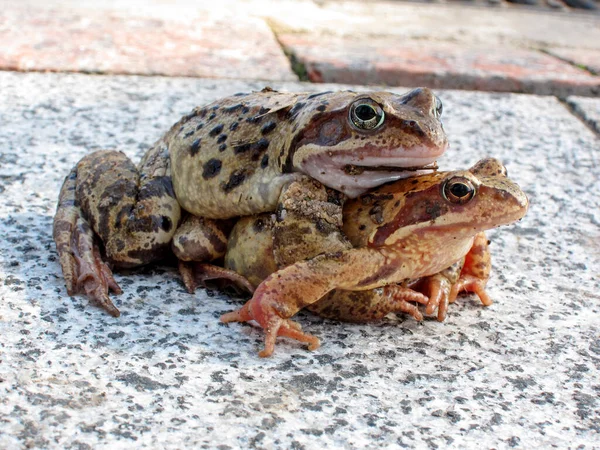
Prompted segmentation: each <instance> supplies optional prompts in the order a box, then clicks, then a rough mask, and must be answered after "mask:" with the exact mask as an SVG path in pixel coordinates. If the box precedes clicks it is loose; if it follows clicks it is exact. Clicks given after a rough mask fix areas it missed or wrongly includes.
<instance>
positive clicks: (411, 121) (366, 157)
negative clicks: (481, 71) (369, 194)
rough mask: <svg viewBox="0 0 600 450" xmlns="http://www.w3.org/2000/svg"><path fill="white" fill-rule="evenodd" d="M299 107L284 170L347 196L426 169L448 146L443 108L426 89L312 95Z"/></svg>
mask: <svg viewBox="0 0 600 450" xmlns="http://www.w3.org/2000/svg"><path fill="white" fill-rule="evenodd" d="M299 104H301V105H302V106H303V107H302V108H299V107H298V104H296V106H295V107H294V108H293V109H292V111H291V112H292V113H293V114H292V115H291V117H292V120H294V122H295V132H294V133H293V140H292V142H291V143H290V146H289V152H288V155H287V157H286V159H285V160H284V161H282V166H283V170H284V171H288V172H292V171H299V172H303V173H306V174H307V175H309V176H311V177H313V178H315V179H317V180H319V181H320V182H321V183H323V184H325V185H326V186H328V187H331V188H333V189H337V190H339V191H342V192H344V193H345V194H346V195H348V196H349V197H356V196H358V195H360V194H362V193H363V192H365V191H367V190H368V189H370V188H373V187H375V186H379V185H381V184H384V183H387V182H389V181H394V180H398V179H401V178H405V177H407V176H410V175H414V174H415V173H416V171H417V170H418V169H423V168H426V166H430V167H429V170H431V169H432V168H433V167H432V166H434V163H435V161H436V159H437V158H438V157H439V156H440V155H442V154H443V153H444V151H445V150H446V148H447V147H448V140H447V138H446V134H445V132H444V130H443V128H442V123H441V115H442V103H441V101H440V99H439V98H438V97H436V96H435V95H434V94H433V92H431V91H430V90H429V89H427V88H418V89H414V90H412V91H410V92H408V93H407V94H404V95H396V94H392V93H389V92H371V93H365V94H357V93H355V92H335V93H325V94H320V95H319V94H313V95H310V96H308V97H307V98H306V99H305V100H304V101H301V102H300V103H299ZM426 172H427V171H426Z"/></svg>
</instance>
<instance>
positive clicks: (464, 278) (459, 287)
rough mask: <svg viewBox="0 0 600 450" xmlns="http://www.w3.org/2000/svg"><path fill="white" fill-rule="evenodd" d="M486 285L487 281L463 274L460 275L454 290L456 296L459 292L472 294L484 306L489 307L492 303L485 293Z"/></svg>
mask: <svg viewBox="0 0 600 450" xmlns="http://www.w3.org/2000/svg"><path fill="white" fill-rule="evenodd" d="M486 284H487V279H485V280H482V279H481V278H478V277H476V276H474V275H468V274H464V275H461V277H460V279H459V280H458V282H457V283H456V285H455V288H454V290H455V291H456V294H458V293H460V292H474V293H475V294H477V296H478V297H479V300H481V303H482V304H483V305H484V306H490V305H491V304H492V303H493V301H492V299H491V298H490V296H489V295H488V294H487V292H486V291H485V286H486Z"/></svg>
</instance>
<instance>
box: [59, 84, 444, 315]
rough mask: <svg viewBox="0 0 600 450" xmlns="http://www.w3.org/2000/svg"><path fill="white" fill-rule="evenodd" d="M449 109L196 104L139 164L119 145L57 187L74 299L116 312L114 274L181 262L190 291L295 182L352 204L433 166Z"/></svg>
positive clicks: (393, 97) (364, 98) (304, 101)
mask: <svg viewBox="0 0 600 450" xmlns="http://www.w3.org/2000/svg"><path fill="white" fill-rule="evenodd" d="M442 110H443V107H442V103H441V101H440V100H439V98H438V97H437V96H436V95H435V94H433V92H432V91H430V90H429V89H427V88H417V89H413V90H411V91H409V92H408V93H406V94H403V95H398V94H393V93H389V92H383V91H374V92H366V93H357V92H353V91H324V92H317V93H289V92H278V91H276V90H273V89H271V88H265V89H263V90H262V91H259V92H252V93H239V94H235V95H233V96H229V97H225V98H222V99H220V100H217V101H215V102H213V103H210V104H208V105H205V106H202V107H196V108H194V109H193V110H192V111H191V112H190V113H189V114H187V115H185V116H184V117H182V118H181V119H180V120H179V121H177V122H176V123H175V124H174V125H173V126H172V127H171V128H170V129H169V130H168V131H167V132H166V133H165V134H164V135H163V136H162V137H161V138H160V139H158V140H157V141H156V142H155V143H154V144H153V145H152V146H151V147H150V148H149V150H148V151H147V152H146V154H145V155H144V156H143V157H142V159H141V161H140V162H139V164H138V165H137V166H136V165H135V164H134V163H133V162H132V161H131V160H130V159H129V158H128V157H127V156H126V155H125V154H123V153H122V152H119V151H116V150H99V151H96V152H93V153H90V154H88V155H86V156H84V157H83V158H82V159H81V160H80V161H79V162H78V163H77V164H76V165H75V167H73V168H72V170H71V171H70V173H69V174H68V175H67V177H66V178H65V181H64V183H63V186H62V188H61V190H60V194H59V200H58V206H57V211H56V215H55V217H54V222H53V238H54V241H55V243H56V248H57V253H58V256H59V262H60V265H61V268H62V272H63V276H64V278H65V283H66V287H67V293H68V294H69V295H75V294H76V293H84V294H85V295H87V297H88V298H89V299H90V301H91V302H93V303H96V304H98V305H99V306H101V307H103V308H104V309H105V310H106V311H107V312H108V313H109V314H111V315H113V316H115V317H118V316H119V315H120V311H119V309H118V308H117V307H116V306H115V305H114V303H113V302H112V300H111V298H110V297H109V292H110V291H112V292H113V293H115V294H119V293H121V288H120V287H119V285H118V283H117V282H116V281H115V278H114V275H113V270H118V269H126V268H132V267H138V266H142V265H145V264H149V263H151V262H155V261H160V260H164V259H166V258H167V259H168V258H169V257H172V255H174V256H175V257H176V258H177V261H178V263H179V269H180V272H181V275H182V278H183V282H184V285H185V286H186V288H187V289H188V291H189V292H194V290H195V288H196V287H197V286H198V285H202V283H203V282H204V281H205V280H206V279H210V278H211V277H212V278H215V277H218V278H225V279H227V278H229V279H230V280H232V281H234V282H238V283H240V284H242V285H243V284H244V280H243V279H241V278H240V277H239V276H238V275H237V274H236V273H235V272H232V271H228V270H226V269H224V268H222V267H219V266H218V265H215V264H211V262H213V261H218V260H219V259H220V258H222V257H223V255H224V252H225V250H226V247H227V236H228V233H229V231H230V229H231V221H235V219H236V218H238V217H240V216H245V215H252V214H260V213H265V212H269V211H273V210H274V209H275V208H276V205H277V204H278V203H279V198H280V196H281V195H282V192H284V191H285V190H286V188H287V187H288V186H289V185H290V184H291V183H293V182H294V181H297V180H299V179H303V178H310V179H316V180H319V181H320V182H321V183H323V184H324V185H326V186H328V187H330V188H332V189H334V190H337V191H339V192H342V193H343V194H344V195H347V196H348V197H351V198H354V197H357V196H359V195H360V194H362V193H363V192H365V191H366V190H368V189H371V188H373V187H375V186H378V185H381V184H383V183H385V182H388V181H391V180H396V179H401V178H403V177H406V176H408V175H410V174H412V173H421V172H428V171H431V170H433V169H435V163H436V161H437V158H438V157H439V156H441V155H442V154H443V153H444V152H445V150H446V149H447V147H448V139H447V137H446V134H445V132H444V129H443V126H442V122H441V115H442Z"/></svg>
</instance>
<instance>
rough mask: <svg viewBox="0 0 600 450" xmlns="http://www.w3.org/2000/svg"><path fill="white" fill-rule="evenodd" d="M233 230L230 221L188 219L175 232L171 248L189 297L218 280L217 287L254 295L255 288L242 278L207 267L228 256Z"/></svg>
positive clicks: (188, 217)
mask: <svg viewBox="0 0 600 450" xmlns="http://www.w3.org/2000/svg"><path fill="white" fill-rule="evenodd" d="M230 228H231V224H230V223H228V221H223V220H213V219H206V218H203V217H196V216H193V215H189V216H187V217H186V218H185V219H184V221H183V223H182V224H181V226H180V227H179V228H178V229H177V231H176V232H175V235H174V236H173V241H172V243H171V248H172V250H173V253H174V254H175V256H176V257H177V258H178V259H179V273H180V274H181V278H182V279H183V284H184V285H185V287H186V289H187V291H188V292H189V293H190V294H193V293H194V292H195V291H196V288H197V287H198V286H201V287H206V281H209V280H217V281H218V282H219V283H218V284H222V283H221V282H223V281H225V282H230V283H233V285H234V286H235V287H237V288H241V289H242V290H244V291H247V292H250V293H252V292H254V286H252V284H250V282H249V281H248V280H247V279H246V278H245V277H243V276H242V275H239V274H238V273H236V272H235V271H233V270H229V269H225V268H223V267H220V266H217V265H213V264H208V262H209V261H214V260H216V259H220V258H222V257H223V256H224V255H225V251H226V250H227V235H228V232H229V230H230Z"/></svg>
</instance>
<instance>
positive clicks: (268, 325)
mask: <svg viewBox="0 0 600 450" xmlns="http://www.w3.org/2000/svg"><path fill="white" fill-rule="evenodd" d="M253 301H254V300H253V299H252V300H249V301H248V302H246V304H245V305H244V306H242V307H241V308H240V309H238V310H236V311H232V312H229V313H226V314H223V315H222V316H221V319H220V320H221V322H223V323H229V322H249V321H251V320H255V321H256V322H258V323H259V324H260V325H261V326H262V327H263V328H264V330H265V348H264V349H263V350H261V351H260V352H259V353H258V356H260V357H261V358H266V357H268V356H271V355H272V354H273V351H274V350H275V340H276V339H277V336H284V337H289V338H292V339H295V340H297V341H300V342H306V343H307V344H308V349H309V350H311V351H312V350H316V349H317V348H319V347H320V346H321V341H319V338H317V337H316V336H313V335H311V334H308V333H304V332H303V331H302V327H301V326H300V324H299V323H298V322H294V321H293V320H291V319H284V318H282V317H280V316H279V315H278V314H277V312H276V311H275V310H274V309H273V308H272V307H270V306H267V305H258V304H257V302H255V303H252V302H253ZM257 306H258V307H257Z"/></svg>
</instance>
